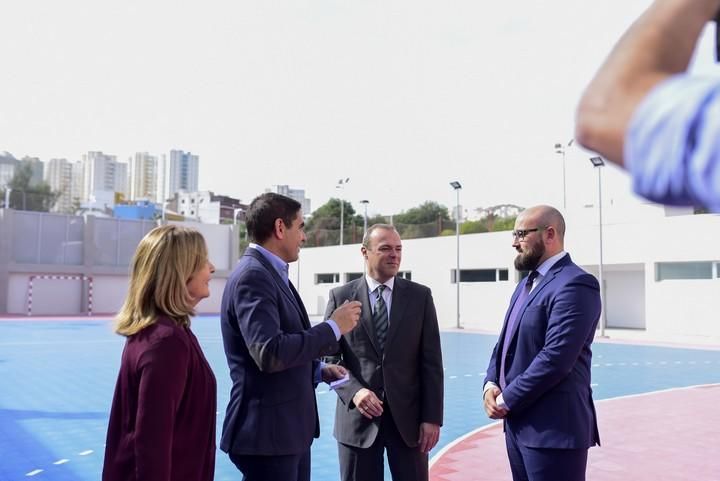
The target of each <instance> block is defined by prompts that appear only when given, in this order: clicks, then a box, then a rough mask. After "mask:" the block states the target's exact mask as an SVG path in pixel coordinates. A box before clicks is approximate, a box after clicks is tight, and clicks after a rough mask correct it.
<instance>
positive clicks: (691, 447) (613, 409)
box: [430, 384, 720, 481]
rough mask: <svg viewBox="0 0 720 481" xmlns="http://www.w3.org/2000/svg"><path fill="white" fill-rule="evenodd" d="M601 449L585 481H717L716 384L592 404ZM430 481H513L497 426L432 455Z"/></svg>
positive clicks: (719, 401)
mask: <svg viewBox="0 0 720 481" xmlns="http://www.w3.org/2000/svg"><path fill="white" fill-rule="evenodd" d="M596 407H597V411H598V422H599V427H600V439H601V441H602V446H601V447H594V448H592V449H590V455H589V459H588V470H587V479H588V481H630V480H632V481H645V480H652V481H665V480H667V481H675V480H677V481H720V384H712V385H706V386H695V387H689V388H679V389H671V390H668V391H659V392H655V393H648V394H641V395H637V396H627V397H621V398H615V399H608V400H604V401H598V402H596ZM433 462H434V463H433V465H432V467H431V469H430V480H431V481H474V480H478V481H480V480H482V481H500V480H502V481H507V480H511V479H512V477H511V476H510V468H509V466H508V463H507V456H506V453H505V439H504V435H503V432H502V425H501V424H500V423H495V424H493V425H491V426H487V427H485V428H482V429H480V430H478V431H475V432H474V433H471V434H470V435H468V436H467V437H465V438H463V439H461V440H459V441H458V442H457V443H455V444H451V445H449V447H448V448H446V449H445V450H443V451H442V452H440V453H438V454H437V455H436V456H435V458H433Z"/></svg>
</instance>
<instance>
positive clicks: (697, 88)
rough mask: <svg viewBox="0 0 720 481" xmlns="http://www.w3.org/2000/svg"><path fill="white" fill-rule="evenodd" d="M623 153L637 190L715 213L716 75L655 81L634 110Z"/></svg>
mask: <svg viewBox="0 0 720 481" xmlns="http://www.w3.org/2000/svg"><path fill="white" fill-rule="evenodd" d="M624 154H625V165H626V167H627V168H628V170H629V171H630V173H631V175H632V178H633V189H634V190H635V192H636V193H637V194H639V195H641V196H643V197H646V198H648V199H650V200H652V201H655V202H660V203H663V204H669V205H704V206H705V207H707V208H709V209H710V210H712V211H714V212H720V79H717V78H702V77H692V76H688V75H686V74H680V75H676V76H673V77H671V78H669V79H668V80H666V81H664V82H662V83H661V84H659V85H657V86H656V87H655V88H654V89H653V90H651V91H650V93H649V94H648V95H647V96H646V97H645V99H644V100H643V101H642V102H641V103H640V105H639V106H638V108H637V109H636V111H635V113H634V114H633V118H632V120H631V122H630V128H629V129H628V132H627V134H626V138H625V152H624Z"/></svg>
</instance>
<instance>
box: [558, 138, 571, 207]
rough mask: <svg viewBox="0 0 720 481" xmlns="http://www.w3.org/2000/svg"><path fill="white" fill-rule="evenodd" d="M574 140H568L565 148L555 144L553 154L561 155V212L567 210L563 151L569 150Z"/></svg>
mask: <svg viewBox="0 0 720 481" xmlns="http://www.w3.org/2000/svg"><path fill="white" fill-rule="evenodd" d="M574 141H575V139H570V141H569V142H568V143H567V145H566V146H564V145H563V144H555V153H556V154H562V168H563V210H565V209H567V190H566V187H565V149H568V148H570V146H571V145H572V144H573V142H574Z"/></svg>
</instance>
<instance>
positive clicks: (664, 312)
mask: <svg viewBox="0 0 720 481" xmlns="http://www.w3.org/2000/svg"><path fill="white" fill-rule="evenodd" d="M615 217H617V218H618V219H620V220H618V221H617V222H616V223H612V224H608V225H605V224H604V225H603V274H604V276H603V277H604V279H603V280H604V285H605V298H606V316H607V322H608V324H607V325H608V327H609V328H624V329H628V328H630V329H645V332H647V333H648V335H651V336H652V337H654V338H675V339H680V338H682V339H683V340H692V339H693V338H698V339H699V338H714V339H717V342H718V343H720V323H718V322H717V320H716V319H717V314H716V312H717V310H718V308H720V306H719V304H720V303H719V302H718V295H717V294H718V292H720V278H718V277H717V275H716V277H715V278H713V279H702V280H682V281H659V282H658V281H656V280H655V264H656V263H657V262H682V261H719V260H720V250H718V248H717V239H720V217H719V216H716V215H696V216H678V217H664V216H662V215H648V216H645V217H644V218H643V219H642V220H641V221H639V222H638V221H635V222H629V221H628V220H627V219H626V218H625V217H624V216H622V215H621V214H617V215H616V216H615ZM566 220H567V224H568V232H567V235H566V243H565V247H566V250H567V251H568V252H569V253H570V254H571V256H572V258H573V260H574V261H575V262H576V263H578V264H580V265H581V266H583V267H584V268H585V269H586V270H588V271H589V272H591V273H593V274H595V275H596V276H597V274H598V271H599V269H598V263H599V245H600V242H599V232H598V225H597V223H595V224H593V223H592V221H593V216H589V215H587V213H584V215H583V216H577V217H572V216H567V219H566ZM595 222H597V219H596V218H595ZM460 240H461V242H460V253H461V259H460V264H461V269H487V268H507V269H509V272H510V276H509V278H510V280H509V281H506V282H490V283H461V285H460V322H461V324H462V325H463V326H465V327H469V328H474V329H482V330H489V331H494V332H497V331H499V329H500V327H501V325H502V320H503V318H504V315H505V311H506V309H507V303H508V300H509V298H510V296H511V294H512V292H513V290H514V288H515V284H516V282H517V273H516V272H515V270H514V268H513V266H512V262H513V259H514V257H515V252H514V250H513V249H512V247H511V239H510V234H509V233H508V232H499V233H489V234H472V235H465V236H461V237H460ZM455 242H456V241H455V237H454V236H451V237H438V238H432V239H419V240H407V241H405V242H404V243H403V249H404V252H403V261H402V267H401V269H402V270H403V271H411V272H412V279H413V280H414V281H417V282H420V283H422V284H425V285H427V286H429V287H430V288H431V289H432V291H433V296H434V299H435V304H436V308H437V311H438V318H439V321H440V324H441V326H442V327H446V328H449V327H453V326H455V323H456V291H455V289H456V286H455V284H452V283H451V282H450V272H451V270H452V269H453V268H454V267H455V262H456V260H455V255H456V248H455ZM296 264H299V266H298V265H292V266H291V274H290V276H291V279H292V280H293V282H295V283H299V286H300V289H299V290H300V294H301V296H302V297H303V300H304V302H305V303H306V306H307V308H308V311H309V312H310V313H311V314H315V315H320V314H323V313H324V309H325V302H326V301H327V293H328V291H329V289H330V288H332V287H336V286H338V285H340V283H336V284H315V283H314V274H315V273H318V272H322V273H333V272H337V273H340V274H341V279H342V278H343V274H344V273H346V272H358V271H361V270H362V267H363V265H362V257H361V255H360V246H359V245H358V244H355V245H345V246H335V247H324V248H308V249H304V250H303V251H302V253H301V260H300V262H299V263H296ZM298 267H299V272H298Z"/></svg>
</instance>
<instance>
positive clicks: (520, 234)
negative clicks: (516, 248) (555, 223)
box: [512, 227, 545, 241]
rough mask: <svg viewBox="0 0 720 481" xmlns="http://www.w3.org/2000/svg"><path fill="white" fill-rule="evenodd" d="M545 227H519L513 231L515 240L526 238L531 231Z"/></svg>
mask: <svg viewBox="0 0 720 481" xmlns="http://www.w3.org/2000/svg"><path fill="white" fill-rule="evenodd" d="M544 228H545V227H536V228H534V229H517V230H514V231H512V236H513V240H515V239H517V240H519V241H523V240H525V237H527V235H528V234H529V233H531V232H537V231H539V230H543V229H544Z"/></svg>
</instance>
